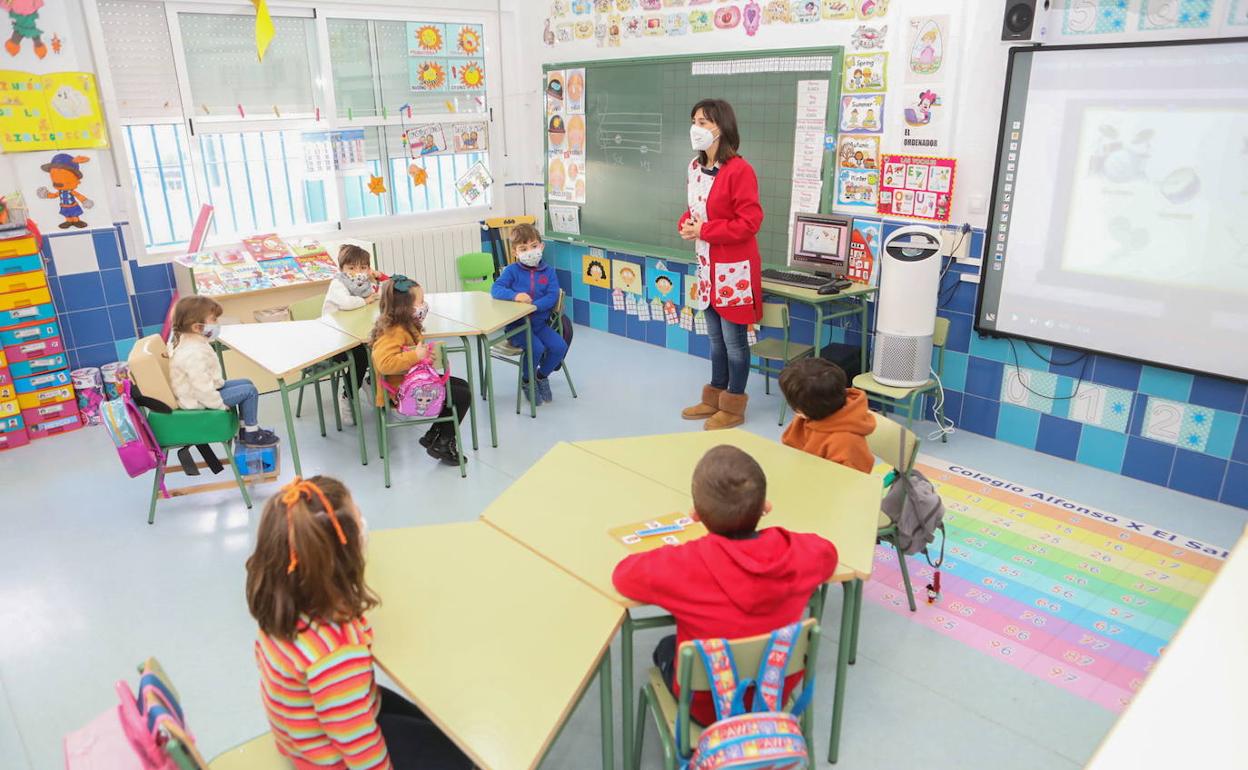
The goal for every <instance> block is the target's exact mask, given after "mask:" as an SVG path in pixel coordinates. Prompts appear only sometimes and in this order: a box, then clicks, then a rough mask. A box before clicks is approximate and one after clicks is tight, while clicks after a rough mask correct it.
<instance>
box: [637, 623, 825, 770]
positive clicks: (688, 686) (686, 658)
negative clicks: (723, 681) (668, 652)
mask: <svg viewBox="0 0 1248 770" xmlns="http://www.w3.org/2000/svg"><path fill="white" fill-rule="evenodd" d="M770 639H771V634H770V633H766V634H759V635H758V636H751V637H747V638H744V639H730V640H728V648H729V649H730V650H731V651H732V657H733V660H734V661H735V662H736V664H737V678H738V680H743V679H746V678H749V677H752V676H753V675H754V673H755V672H757V671H758V668H759V664H760V663H761V662H762V656H763V650H765V649H766V648H767V642H768V641H769V640H770ZM818 653H819V625H818V623H816V621H815V619H814V618H807V619H806V620H804V621H802V632H801V634H799V635H798V637H797V641H796V642H794V644H793V654H792V656H791V657H790V658H789V667H788V669H786V671H785V674H786V676H787V675H792V674H794V673H796V672H798V671H814V670H815V665H816V664H817V663H818V660H817V657H818ZM677 655H679V657H680V665H679V666H677V671H678V673H679V676H680V699H679V700H677V698H676V696H674V695H672V692H671V690H669V689H667V683H666V682H664V681H663V675H662V674H661V673H660V672H659V669H657V668H651V669H650V674H649V676H648V677H647V681H646V683H645V684H644V685H642V686H641V693H640V697H639V698H638V700H637V721H636V722H635V724H636V727H635V728H634V729H635V731H636V732H635V734H634V735H633V736H631V740H632V741H633V766H632V768H629V769H628V770H640V768H641V750H642V747H643V746H645V733H646V712H647V711H649V712H650V714H651V715H653V717H654V725H655V728H656V731H657V732H658V734H659V741H660V742H661V743H662V745H663V767H664V768H666V770H677V768H679V767H681V766H682V765H683V763H685V762H687V761H688V760H689V758H690V757H691V756H692V755H693V749H694V747H695V746H696V745H697V743H698V739H699V738H701V737H702V727H700V726H699V725H698V723H697V722H694V721H693V719H691V718H690V716H689V707H690V704H691V703H692V700H693V694H694V693H695V692H709V691H710V690H711V683H710V680H708V679H707V678H706V667H705V666H704V665H703V664H702V659H701V658H700V657H698V655H697V650H695V649H694V646H693V644H692V643H690V642H685V643H684V644H682V645H681V646H680V650H679V651H678V652H677ZM808 686H809V687H813V686H814V685H813V683H812V681H811V679H809V678H804V679H803V680H802V684H801V687H798V688H797V689H796V690H795V691H794V692H793V693H792V694H791V695H790V697H789V701H788V703H786V704H785V708H786V709H789V708H792V707H793V705H794V703H795V702H796V700H797V698H798V697H800V695H801V693H802V690H804V689H805V688H806V687H808ZM812 702H813V701H812ZM813 714H814V708H807V709H806V711H804V712H803V713H802V716H801V724H802V734H803V735H804V736H805V738H806V748H807V750H808V751H811V752H812V754H811V756H810V762H811V765H812V766H813V765H814V763H815V758H814V754H813V751H814V745H815V744H814V741H813V740H812V739H811V721H812V717H813ZM677 724H679V726H680V729H679V730H677V729H676V728H677ZM677 735H679V736H680V743H679V744H677V741H676V736H677ZM624 740H626V741H627V740H630V736H627V735H625V736H624Z"/></svg>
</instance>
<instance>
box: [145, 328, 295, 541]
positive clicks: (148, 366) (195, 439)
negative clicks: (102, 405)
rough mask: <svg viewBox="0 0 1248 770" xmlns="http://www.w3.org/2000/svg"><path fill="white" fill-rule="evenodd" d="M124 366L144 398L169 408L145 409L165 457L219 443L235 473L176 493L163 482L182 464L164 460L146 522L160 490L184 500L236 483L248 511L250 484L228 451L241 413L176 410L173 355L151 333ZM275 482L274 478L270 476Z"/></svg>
mask: <svg viewBox="0 0 1248 770" xmlns="http://www.w3.org/2000/svg"><path fill="white" fill-rule="evenodd" d="M126 364H127V366H129V368H130V378H131V379H132V380H133V381H134V384H135V385H137V386H138V388H139V391H140V392H141V393H142V394H143V395H144V396H146V397H148V398H150V399H153V400H154V401H158V402H160V403H162V404H164V405H166V406H168V407H169V408H170V410H171V411H169V412H168V413H161V412H157V411H154V410H151V409H144V412H145V413H146V415H145V416H146V417H147V423H148V425H150V426H151V428H152V435H153V436H155V437H156V443H158V444H159V445H160V448H161V449H162V450H165V454H166V455H167V454H168V450H171V449H181V448H182V447H187V446H200V445H211V444H220V445H221V449H222V451H223V452H224V453H225V463H222V464H223V465H226V464H228V465H229V466H230V473H232V474H234V481H233V482H230V481H213V482H208V483H205V484H196V485H193V486H187V487H179V488H177V489H166V488H165V483H164V482H165V476H166V474H169V473H175V472H178V471H182V470H183V468H182V466H181V465H166V460H163V459H162V462H161V465H160V466H159V467H157V468H156V473H155V475H154V478H153V479H152V498H151V501H150V502H149V504H148V510H147V523H148V524H153V523H155V521H156V501H157V500H159V499H160V496H161V492H162V491H164V492H165V494H166V495H167V496H169V497H180V496H182V495H190V494H196V493H199V492H211V491H213V490H218V489H228V488H229V487H231V486H234V485H235V484H237V485H238V491H239V493H241V494H242V496H243V502H244V503H245V504H246V505H247V507H248V508H250V507H251V495H249V494H248V493H247V485H246V483H244V481H243V477H242V476H241V475H240V474H239V472H238V466H237V465H236V464H235V462H234V454H233V452H232V451H231V450H230V444H231V442H233V441H234V439H235V438H236V437H237V436H238V414H237V413H236V412H235V411H234V410H233V409H178V408H177V407H178V400H177V398H176V397H175V396H174V395H173V385H172V384H171V382H170V379H169V353H168V350H167V349H166V347H165V341H164V340H163V339H161V337H160V335H159V334H152V335H149V336H147V337H144V338H143V339H141V340H139V341H138V342H136V343H135V345H134V347H133V348H132V349H131V350H130V355H129V356H128V357H127V359H126ZM209 451H210V450H209ZM214 459H215V458H214ZM196 467H197V468H207V467H210V466H209V465H208V463H207V462H200V463H196ZM261 478H262V479H263V480H268V479H269V478H270V476H269V475H266V476H264V477H261ZM271 478H276V474H272V475H271Z"/></svg>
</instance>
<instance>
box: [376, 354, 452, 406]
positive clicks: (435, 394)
mask: <svg viewBox="0 0 1248 770" xmlns="http://www.w3.org/2000/svg"><path fill="white" fill-rule="evenodd" d="M450 378H451V362H450V361H449V360H448V361H447V362H446V373H445V374H438V370H437V369H435V368H433V361H432V360H430V359H428V358H427V359H425V360H424V361H421V362H420V363H418V364H416V365H415V366H413V367H412V368H411V369H408V370H407V374H405V375H403V382H401V383H399V387H398V389H397V390H396V389H395V387H394V386H393V385H391V384H390V383H388V382H386V381H385V380H382V383H383V385H384V387H385V389H386V392H388V393H390V395H391V396H393V397H394V400H395V402H396V406H395V410H396V411H397V412H398V413H399V414H401V415H403V416H404V417H437V416H438V415H440V414H441V413H442V405H443V404H445V403H446V381H447V380H449V379H450Z"/></svg>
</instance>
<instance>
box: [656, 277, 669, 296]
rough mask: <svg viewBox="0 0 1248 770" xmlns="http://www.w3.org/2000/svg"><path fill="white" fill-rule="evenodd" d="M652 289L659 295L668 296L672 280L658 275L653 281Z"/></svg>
mask: <svg viewBox="0 0 1248 770" xmlns="http://www.w3.org/2000/svg"><path fill="white" fill-rule="evenodd" d="M654 288H656V289H658V290H659V293H660V294H668V293H669V292H671V290H672V279H671V278H668V277H667V276H665V275H660V276H659V277H658V278H656V279H654Z"/></svg>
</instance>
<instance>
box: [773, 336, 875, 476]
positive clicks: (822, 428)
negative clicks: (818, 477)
mask: <svg viewBox="0 0 1248 770" xmlns="http://www.w3.org/2000/svg"><path fill="white" fill-rule="evenodd" d="M846 381H847V378H846V376H845V370H844V369H842V368H841V367H839V366H837V365H836V364H834V363H832V362H831V361H825V360H824V359H822V358H802V359H798V360H797V361H794V362H792V363H790V364H789V365H788V366H786V367H784V371H782V372H780V390H781V392H783V393H784V398H785V400H786V401H788V402H789V406H790V407H792V409H793V414H794V417H793V422H791V423H789V427H788V428H785V430H784V435H783V436H781V437H780V440H781V441H782V442H784V444H785V445H786V446H791V447H793V448H794V449H800V450H802V451H803V452H809V453H810V454H812V455H818V456H819V457H822V458H823V459H825V460H831V461H832V462H834V463H840V464H841V465H844V466H847V467H849V468H854V469H856V470H860V471H862V472H863V473H870V472H871V467H872V466H873V465H875V458H874V456H872V454H871V450H870V449H868V448H867V438H866V437H867V436H868V435H870V434H871V432H872V431H874V430H875V417H874V416H873V415H872V414H871V412H870V411H869V410H868V409H867V394H866V393H863V392H862V391H861V390H858V389H857V388H848V387H846Z"/></svg>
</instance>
